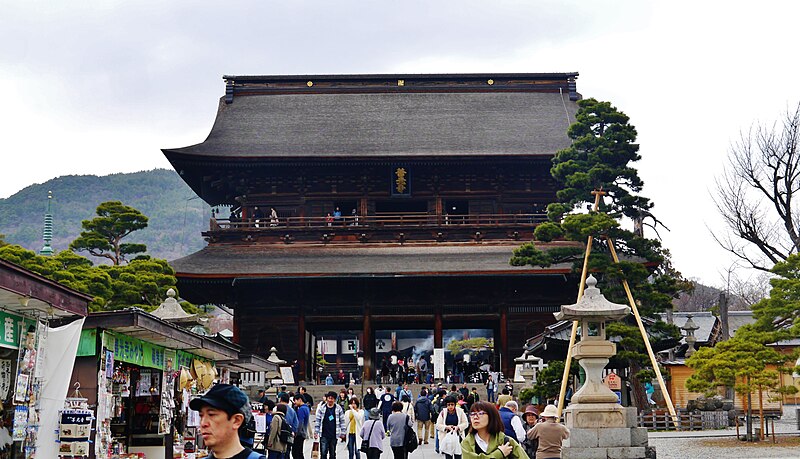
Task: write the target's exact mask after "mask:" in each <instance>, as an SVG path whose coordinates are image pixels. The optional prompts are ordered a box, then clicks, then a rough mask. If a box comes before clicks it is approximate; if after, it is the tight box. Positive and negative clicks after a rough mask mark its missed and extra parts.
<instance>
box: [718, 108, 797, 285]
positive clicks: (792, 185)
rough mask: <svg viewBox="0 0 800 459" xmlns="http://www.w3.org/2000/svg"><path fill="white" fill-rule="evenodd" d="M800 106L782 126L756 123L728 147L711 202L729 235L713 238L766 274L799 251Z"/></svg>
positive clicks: (787, 114)
mask: <svg viewBox="0 0 800 459" xmlns="http://www.w3.org/2000/svg"><path fill="white" fill-rule="evenodd" d="M798 140H800V104H798V106H797V107H796V108H795V109H794V111H793V112H792V111H789V110H787V111H786V112H785V114H784V116H783V119H782V122H781V123H778V122H776V123H774V124H773V125H772V126H767V125H758V126H755V127H753V128H751V129H750V130H749V131H748V132H747V134H745V133H742V134H741V136H740V139H739V141H737V142H736V143H734V144H733V145H732V146H731V149H730V152H729V153H728V164H727V166H726V167H725V169H724V171H723V173H722V175H721V176H720V177H717V180H716V193H715V197H714V203H715V204H716V206H717V209H718V210H719V213H720V214H721V215H722V218H723V219H724V221H725V223H726V226H727V227H728V228H727V229H728V231H724V232H723V231H719V232H714V231H712V235H713V236H714V239H716V240H717V242H718V243H719V244H720V245H721V246H722V247H723V248H724V249H726V250H727V251H729V252H731V253H732V254H734V255H735V256H736V257H738V258H739V259H740V260H743V261H744V262H745V263H747V264H748V265H749V266H751V267H753V268H755V269H759V270H762V271H769V270H770V269H771V268H772V266H773V265H774V264H775V263H777V262H779V261H783V260H785V259H786V257H788V256H789V255H791V254H793V253H797V252H798V249H800V232H799V230H800V228H799V227H800V208H799V206H797V205H796V204H795V203H794V198H795V195H796V194H797V193H798V191H800V151H798Z"/></svg>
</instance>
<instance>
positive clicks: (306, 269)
mask: <svg viewBox="0 0 800 459" xmlns="http://www.w3.org/2000/svg"><path fill="white" fill-rule="evenodd" d="M517 247H519V243H515V244H506V245H488V244H480V245H478V244H453V245H435V246H434V245H403V246H401V245H388V244H387V245H366V244H365V245H358V246H352V245H344V244H343V245H336V244H330V245H323V244H319V245H310V246H309V245H291V244H289V245H274V244H273V245H223V244H217V245H212V246H206V247H205V248H204V249H202V250H200V251H198V252H195V253H193V254H191V255H189V256H186V257H183V258H180V259H178V260H174V261H171V262H170V265H171V266H172V267H173V268H174V269H175V271H176V272H177V273H178V275H181V276H187V275H188V276H189V277H190V276H191V275H210V276H214V275H219V276H223V275H224V276H225V277H230V276H247V275H265V276H276V277H281V276H286V277H291V276H314V275H347V276H359V275H414V274H430V273H440V274H447V273H453V274H469V273H480V274H484V275H485V274H501V273H502V274H508V273H510V274H517V273H518V274H535V273H553V272H558V273H568V272H569V271H570V269H571V265H569V264H564V265H558V266H553V267H551V268H548V269H541V268H532V267H515V266H511V265H509V264H508V261H509V259H510V258H511V255H512V252H513V250H514V249H515V248H517Z"/></svg>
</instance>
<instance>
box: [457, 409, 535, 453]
mask: <svg viewBox="0 0 800 459" xmlns="http://www.w3.org/2000/svg"><path fill="white" fill-rule="evenodd" d="M469 420H470V429H469V433H468V434H467V436H466V437H464V440H463V441H462V442H461V450H462V456H463V458H464V459H505V458H514V459H528V455H527V454H526V453H525V450H524V449H523V448H522V446H520V444H519V443H518V442H517V441H516V440H514V439H513V438H510V437H506V435H505V433H503V431H504V430H505V428H504V427H503V420H502V419H500V412H498V411H497V407H496V406H495V405H494V404H493V403H488V402H475V403H473V404H472V407H471V409H470V411H469Z"/></svg>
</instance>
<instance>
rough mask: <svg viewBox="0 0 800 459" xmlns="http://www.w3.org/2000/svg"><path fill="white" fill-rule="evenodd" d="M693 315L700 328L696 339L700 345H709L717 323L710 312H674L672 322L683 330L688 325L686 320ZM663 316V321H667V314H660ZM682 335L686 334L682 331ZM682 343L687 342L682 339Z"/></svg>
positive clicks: (696, 333)
mask: <svg viewBox="0 0 800 459" xmlns="http://www.w3.org/2000/svg"><path fill="white" fill-rule="evenodd" d="M690 314H691V316H692V321H693V322H694V323H695V325H697V326H698V327H700V328H698V329H697V330H695V332H694V337H695V338H696V339H697V341H698V342H700V343H707V342H708V341H709V339H710V337H711V332H712V331H713V330H714V325H715V324H716V323H717V318H716V316H714V315H713V314H711V313H710V312H708V311H698V312H673V313H672V322H673V323H674V324H675V326H676V327H678V328H681V327H683V326H684V325H686V320H687V319H688V316H689V315H690ZM659 315H660V316H661V320H664V321H666V320H667V315H666V314H659ZM681 333H682V334H683V333H685V331H683V330H681ZM681 342H682V343H683V342H685V341H684V338H682V339H681Z"/></svg>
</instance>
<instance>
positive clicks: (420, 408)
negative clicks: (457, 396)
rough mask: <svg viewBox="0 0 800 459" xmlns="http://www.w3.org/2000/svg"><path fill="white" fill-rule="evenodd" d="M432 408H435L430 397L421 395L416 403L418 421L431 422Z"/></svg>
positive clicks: (415, 409)
mask: <svg viewBox="0 0 800 459" xmlns="http://www.w3.org/2000/svg"><path fill="white" fill-rule="evenodd" d="M432 408H433V406H432V404H431V401H430V400H428V397H425V396H423V395H420V396H419V398H417V401H416V402H415V403H414V414H415V415H416V418H417V421H430V420H431V409H432Z"/></svg>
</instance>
